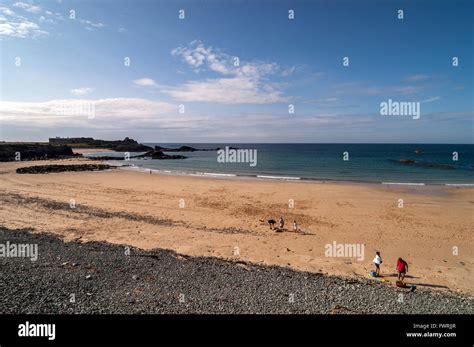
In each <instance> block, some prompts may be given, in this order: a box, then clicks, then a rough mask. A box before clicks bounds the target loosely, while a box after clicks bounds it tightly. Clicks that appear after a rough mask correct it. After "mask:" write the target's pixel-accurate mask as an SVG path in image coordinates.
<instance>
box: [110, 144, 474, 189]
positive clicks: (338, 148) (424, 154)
mask: <svg viewBox="0 0 474 347" xmlns="http://www.w3.org/2000/svg"><path fill="white" fill-rule="evenodd" d="M147 145H153V146H154V145H159V146H162V147H179V146H181V145H187V146H191V147H194V148H216V147H220V148H224V147H225V146H233V147H237V148H240V149H256V150H257V165H256V166H255V167H251V166H250V165H249V163H218V162H217V152H215V151H210V152H186V153H174V152H173V153H170V154H182V155H185V156H188V157H189V158H188V159H184V160H150V159H131V160H130V162H129V163H130V164H134V165H137V166H140V167H144V168H150V169H155V170H169V171H179V172H182V173H222V174H235V175H238V176H258V175H264V176H285V177H293V178H300V179H317V180H343V181H362V182H403V183H407V182H410V183H426V184H446V183H453V184H473V183H474V145H419V144H414V145H411V144H402V145H400V144H192V143H190V144H163V143H147ZM415 151H418V153H416V152H415ZM344 152H348V154H349V160H347V161H344V160H343V153H344ZM453 152H458V160H457V161H454V160H453ZM108 154H110V153H108ZM117 155H121V154H119V153H117ZM402 159H403V160H415V161H416V163H409V164H404V163H401V162H400V160H402Z"/></svg>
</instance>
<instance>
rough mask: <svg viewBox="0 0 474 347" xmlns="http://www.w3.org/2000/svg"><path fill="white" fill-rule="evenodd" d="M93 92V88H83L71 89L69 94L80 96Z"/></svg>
mask: <svg viewBox="0 0 474 347" xmlns="http://www.w3.org/2000/svg"><path fill="white" fill-rule="evenodd" d="M93 91H94V88H89V87H83V88H76V89H71V94H72V95H77V96H81V95H86V94H90V93H92V92H93Z"/></svg>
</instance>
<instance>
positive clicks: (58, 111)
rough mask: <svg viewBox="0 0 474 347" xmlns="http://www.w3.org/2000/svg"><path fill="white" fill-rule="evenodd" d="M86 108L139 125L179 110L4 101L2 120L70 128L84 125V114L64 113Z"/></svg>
mask: <svg viewBox="0 0 474 347" xmlns="http://www.w3.org/2000/svg"><path fill="white" fill-rule="evenodd" d="M84 105H86V106H89V105H93V109H94V111H95V118H97V119H98V118H100V119H101V120H104V121H112V120H114V121H115V120H121V121H131V122H133V121H139V120H140V119H153V118H155V117H156V116H159V115H163V114H166V113H170V112H172V111H176V112H177V110H178V108H177V106H176V105H173V104H170V103H166V102H159V101H152V100H147V99H140V98H107V99H64V100H50V101H45V102H11V101H0V120H2V121H5V122H14V123H15V124H18V123H22V122H36V123H37V124H41V125H44V126H46V125H55V124H56V125H57V124H63V123H66V124H69V125H73V124H74V121H78V122H82V121H83V120H84V118H87V117H83V116H82V117H81V116H80V114H79V115H77V116H75V115H71V113H70V112H69V113H66V114H65V113H64V112H62V111H63V110H65V109H66V110H74V109H83V108H84V107H83V106H84Z"/></svg>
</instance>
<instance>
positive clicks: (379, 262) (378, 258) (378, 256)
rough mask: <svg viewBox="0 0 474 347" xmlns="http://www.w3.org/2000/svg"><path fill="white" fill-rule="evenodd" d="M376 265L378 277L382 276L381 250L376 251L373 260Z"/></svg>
mask: <svg viewBox="0 0 474 347" xmlns="http://www.w3.org/2000/svg"><path fill="white" fill-rule="evenodd" d="M373 262H374V265H375V273H376V274H377V277H379V276H380V264H382V258H381V257H380V252H375V258H374V260H373Z"/></svg>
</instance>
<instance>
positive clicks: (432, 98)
mask: <svg viewBox="0 0 474 347" xmlns="http://www.w3.org/2000/svg"><path fill="white" fill-rule="evenodd" d="M439 99H441V97H439V96H432V97H431V98H428V99H426V100H422V101H421V102H433V101H437V100H439Z"/></svg>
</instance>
